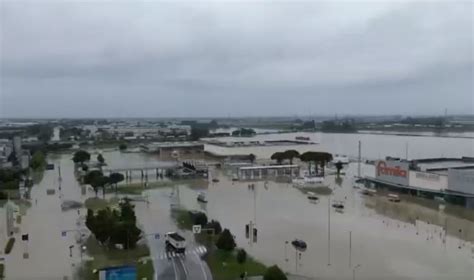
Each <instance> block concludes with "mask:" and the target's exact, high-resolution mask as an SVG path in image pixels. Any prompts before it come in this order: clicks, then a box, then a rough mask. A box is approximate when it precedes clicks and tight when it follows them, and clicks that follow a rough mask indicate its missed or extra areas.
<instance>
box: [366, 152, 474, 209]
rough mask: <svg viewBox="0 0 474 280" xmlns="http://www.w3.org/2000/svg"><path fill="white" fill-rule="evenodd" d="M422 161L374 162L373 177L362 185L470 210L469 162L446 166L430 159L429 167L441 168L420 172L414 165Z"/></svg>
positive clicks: (472, 177) (473, 176)
mask: <svg viewBox="0 0 474 280" xmlns="http://www.w3.org/2000/svg"><path fill="white" fill-rule="evenodd" d="M423 161H428V160H416V161H415V160H413V161H405V160H396V159H386V160H379V161H377V162H375V176H374V177H372V176H367V177H365V181H366V186H367V187H371V188H382V189H386V190H389V191H395V192H400V193H405V194H410V195H414V196H420V197H425V198H430V199H436V200H439V201H445V202H447V203H451V204H456V205H461V206H464V207H467V208H474V168H472V167H470V160H467V162H466V160H460V161H461V162H460V164H458V165H453V164H449V165H446V161H448V160H446V159H437V160H436V159H433V160H430V163H431V164H432V165H434V164H436V163H438V164H439V165H444V166H445V167H431V168H428V169H429V170H430V171H426V169H427V168H424V171H423V170H420V168H419V164H418V162H423ZM449 161H451V162H452V161H453V160H452V159H449ZM433 169H434V170H433Z"/></svg>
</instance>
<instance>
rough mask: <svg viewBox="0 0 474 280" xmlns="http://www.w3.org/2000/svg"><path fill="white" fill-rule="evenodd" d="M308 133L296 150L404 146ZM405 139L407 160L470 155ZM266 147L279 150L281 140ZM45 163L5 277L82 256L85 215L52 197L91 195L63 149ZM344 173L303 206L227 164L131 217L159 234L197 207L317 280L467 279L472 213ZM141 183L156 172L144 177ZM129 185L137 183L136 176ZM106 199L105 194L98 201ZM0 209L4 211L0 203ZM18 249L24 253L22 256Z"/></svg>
mask: <svg viewBox="0 0 474 280" xmlns="http://www.w3.org/2000/svg"><path fill="white" fill-rule="evenodd" d="M297 135H301V134H297ZM302 135H306V134H302ZM311 135H312V136H311V137H316V139H314V140H316V142H319V143H320V144H319V145H315V146H311V147H305V149H315V150H326V151H328V152H332V153H346V154H349V155H353V154H355V153H356V149H357V141H358V140H359V139H361V140H362V141H363V146H364V147H365V148H364V153H363V154H364V156H366V157H377V156H378V154H380V156H385V155H388V154H390V155H401V154H404V152H405V151H404V147H405V142H404V141H405V139H404V137H399V136H396V137H394V136H372V135H343V136H342V140H341V137H339V135H338V134H329V135H327V134H324V135H319V136H318V134H311ZM259 137H260V136H259ZM262 137H263V136H262ZM266 137H273V136H266ZM290 137H293V135H291V136H290ZM317 137H319V138H317ZM364 137H368V138H367V139H365V140H364ZM379 137H382V138H379ZM413 138H414V139H412V140H414V141H411V140H410V147H413V150H412V152H411V153H410V154H413V156H416V157H422V156H423V157H425V156H426V157H427V156H433V157H434V156H440V153H443V155H444V156H461V155H465V156H472V155H473V150H472V143H468V142H464V141H465V140H466V139H450V138H446V139H443V138H436V139H432V138H429V137H428V138H425V137H413ZM371 141H372V142H371ZM417 141H418V142H417ZM471 141H472V140H471ZM364 143H366V144H364ZM275 148H276V149H278V151H281V150H284V149H286V148H287V147H281V146H278V147H275ZM415 148H416V149H420V150H419V151H418V150H416V149H415ZM421 148H423V150H421ZM235 149H242V150H243V151H244V152H252V153H255V154H258V155H259V156H261V157H265V156H266V155H267V154H268V153H271V151H267V150H264V151H262V149H261V148H252V147H246V148H235ZM272 149H273V148H272ZM239 152H241V151H239ZM103 155H104V157H105V159H106V162H107V163H108V165H109V167H114V168H124V167H136V166H140V165H146V164H149V163H153V164H155V163H156V162H158V161H160V158H159V157H158V156H156V155H146V154H142V153H120V152H119V151H104V153H103ZM92 157H95V155H92ZM48 161H49V162H51V163H54V164H55V165H56V167H58V166H60V167H61V179H59V172H58V169H57V168H56V170H52V171H45V173H44V176H43V178H42V180H41V181H40V182H39V183H38V184H36V185H34V186H33V188H32V189H31V199H30V205H26V206H25V205H24V206H22V207H21V208H20V212H19V213H18V214H21V223H19V224H17V225H18V226H19V233H21V234H28V235H29V241H28V242H25V241H21V236H20V235H19V234H17V235H16V237H17V241H16V243H15V246H14V249H13V251H12V253H11V254H10V255H9V256H8V257H7V259H6V273H7V279H8V280H10V279H12V280H20V279H21V280H23V279H51V280H55V279H58V280H59V279H61V280H63V279H65V278H64V277H65V276H68V277H69V278H68V279H71V275H72V271H73V270H74V269H75V267H77V266H78V264H79V263H80V261H81V254H80V250H79V248H78V245H77V243H76V238H77V237H78V235H77V230H78V229H81V228H83V227H84V226H83V218H82V219H81V218H80V217H81V216H83V215H85V209H84V208H83V207H82V208H80V209H79V210H77V209H73V210H67V211H63V210H62V209H61V204H62V203H63V202H64V201H68V200H72V201H78V202H82V203H83V202H84V201H85V200H86V199H87V198H90V197H94V195H95V194H94V192H93V190H92V189H91V188H90V187H84V186H81V185H80V184H79V183H78V182H77V181H76V179H75V175H74V165H73V163H72V161H71V154H70V153H64V154H58V155H50V157H49V160H48ZM163 164H169V162H163ZM344 171H345V174H346V175H344V176H341V179H342V180H341V179H339V180H336V178H335V177H334V176H329V177H328V178H327V183H328V184H329V186H330V187H331V188H332V189H333V194H332V195H331V196H323V195H319V202H318V203H310V202H309V201H308V199H307V196H306V194H305V193H304V192H302V191H300V190H298V189H296V188H294V187H293V186H292V185H290V184H287V183H277V182H274V181H268V182H263V181H260V182H257V181H256V182H252V183H254V184H255V186H256V187H255V192H254V191H252V190H249V188H248V184H249V182H232V181H231V176H229V175H230V174H229V173H228V171H227V170H221V169H218V170H213V172H212V174H213V176H214V177H217V178H219V182H217V183H212V182H209V181H208V180H186V181H179V182H173V183H172V184H170V186H169V187H160V188H156V189H151V190H148V191H145V192H144V193H143V194H142V195H141V196H139V197H137V198H138V200H142V201H138V202H136V203H135V204H136V211H137V217H138V220H139V223H140V225H141V226H142V228H143V230H144V232H145V233H147V234H151V233H156V232H159V233H163V232H167V231H170V230H175V229H176V225H175V224H174V222H173V220H172V218H171V217H170V204H171V203H176V204H179V205H181V206H182V207H184V208H187V209H196V210H202V211H205V212H207V214H208V216H209V218H211V219H217V220H219V221H220V222H221V224H222V225H223V227H225V228H229V229H230V230H231V232H232V233H233V234H234V235H235V236H236V241H237V243H238V246H240V247H244V248H245V249H246V250H247V251H248V252H249V253H250V254H251V255H253V256H255V257H256V258H257V259H259V260H261V261H262V262H264V263H265V264H269V265H270V264H278V265H279V266H280V267H282V268H283V269H284V270H285V271H286V272H289V273H292V274H297V275H304V276H307V277H315V278H316V279H352V278H351V277H352V276H353V273H354V271H355V272H356V275H357V279H370V278H371V279H420V278H423V279H472V275H474V248H473V243H474V211H472V210H467V209H463V208H458V207H454V206H452V207H451V206H448V207H446V209H445V210H444V211H439V210H438V207H437V204H436V203H435V202H433V201H427V200H423V199H419V198H412V197H403V196H401V199H402V202H400V203H392V202H389V201H388V200H387V199H386V197H385V196H374V197H366V196H363V195H361V194H360V191H359V190H356V189H354V188H353V187H352V176H353V175H354V174H355V173H356V165H354V164H351V165H350V166H349V167H348V168H347V169H346V170H344ZM362 171H363V173H370V172H373V167H372V166H365V165H364V166H363V170H362ZM152 177H153V178H152ZM150 180H156V178H154V176H150ZM158 180H161V179H158ZM133 182H137V183H138V182H140V179H139V178H138V175H137V177H135V178H134V179H133ZM51 189H53V190H54V193H50V194H49V195H48V194H47V190H51ZM199 191H205V192H207V199H208V200H209V203H207V204H200V203H198V202H197V201H196V196H197V193H198V192H199ZM99 196H101V194H100V193H99ZM113 196H115V194H107V198H110V197H113ZM144 200H148V201H149V203H146V202H145V201H144ZM335 201H340V202H341V203H343V204H344V206H345V209H344V211H343V212H342V213H339V212H336V211H335V210H333V208H332V207H328V206H330V204H332V203H333V202H335ZM2 205H4V204H2ZM0 215H1V216H2V217H4V216H5V211H4V208H3V206H2V207H1V208H0ZM251 220H256V224H257V229H258V241H257V243H256V244H249V242H248V240H247V239H246V238H245V232H244V227H245V224H247V223H249V221H251ZM329 220H330V223H329ZM78 221H79V222H78ZM329 224H330V227H329ZM0 225H1V227H2V228H0V241H2V243H4V242H5V241H6V240H7V238H6V232H5V229H4V224H3V218H2V223H0ZM446 226H447V228H448V238H447V242H446V243H443V238H442V236H443V233H442V232H443V229H442V228H444V227H446ZM64 231H67V234H66V236H63V234H62V232H64ZM188 236H189V235H188ZM328 237H329V238H328ZM350 237H351V238H350ZM295 238H299V239H303V240H304V241H306V242H307V244H308V249H307V250H306V251H305V252H304V253H302V254H301V256H299V255H298V254H295V250H294V249H293V247H292V246H291V245H290V244H288V245H286V246H285V242H286V241H290V242H291V241H292V240H293V239H295ZM147 240H148V243H149V245H150V251H151V253H152V254H158V253H159V247H158V245H157V244H158V243H159V242H162V241H153V240H151V239H150V238H148V237H147ZM350 240H351V241H350ZM72 245H74V247H72V248H71V250H70V249H69V247H70V246H72ZM191 246H193V244H191ZM24 253H28V256H26V258H25V255H24ZM70 254H71V255H70ZM82 258H83V259H84V258H87V255H82ZM359 265H360V266H359ZM354 267H357V269H356V270H354ZM158 272H159V268H158Z"/></svg>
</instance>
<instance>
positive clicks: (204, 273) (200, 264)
mask: <svg viewBox="0 0 474 280" xmlns="http://www.w3.org/2000/svg"><path fill="white" fill-rule="evenodd" d="M196 255H197V254H196ZM198 259H199V256H198ZM199 266H200V267H201V271H202V275H204V280H207V274H206V271H204V266H203V265H202V260H201V259H199Z"/></svg>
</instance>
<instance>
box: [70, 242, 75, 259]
mask: <svg viewBox="0 0 474 280" xmlns="http://www.w3.org/2000/svg"><path fill="white" fill-rule="evenodd" d="M72 248H74V245H71V246H69V257H70V258H72Z"/></svg>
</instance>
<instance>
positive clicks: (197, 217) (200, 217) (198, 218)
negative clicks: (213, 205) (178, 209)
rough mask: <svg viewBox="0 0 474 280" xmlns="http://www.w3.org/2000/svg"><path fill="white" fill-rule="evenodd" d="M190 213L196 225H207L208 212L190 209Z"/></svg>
mask: <svg viewBox="0 0 474 280" xmlns="http://www.w3.org/2000/svg"><path fill="white" fill-rule="evenodd" d="M189 215H191V220H192V221H193V224H194V225H201V226H202V227H205V226H206V225H207V216H206V213H203V212H197V211H190V212H189Z"/></svg>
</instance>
